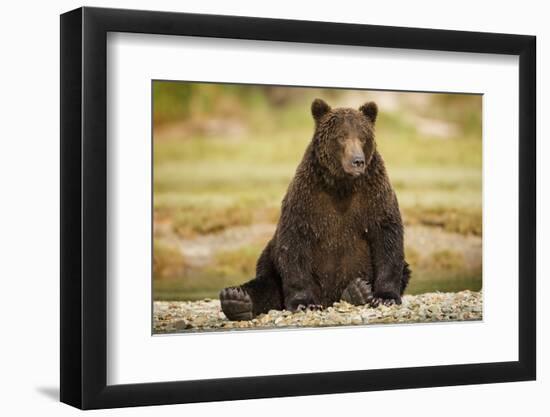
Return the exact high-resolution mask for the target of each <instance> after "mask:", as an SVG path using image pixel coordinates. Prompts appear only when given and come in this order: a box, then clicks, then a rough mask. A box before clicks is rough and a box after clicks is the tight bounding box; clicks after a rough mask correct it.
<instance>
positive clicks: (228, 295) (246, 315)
mask: <svg viewBox="0 0 550 417" xmlns="http://www.w3.org/2000/svg"><path fill="white" fill-rule="evenodd" d="M220 302H221V306H222V311H223V312H224V314H225V315H226V317H227V318H228V319H229V320H231V321H241V320H252V319H253V318H254V312H253V310H252V299H251V298H250V295H249V294H248V293H247V292H246V290H244V289H243V288H241V287H229V288H225V289H223V290H222V291H221V292H220Z"/></svg>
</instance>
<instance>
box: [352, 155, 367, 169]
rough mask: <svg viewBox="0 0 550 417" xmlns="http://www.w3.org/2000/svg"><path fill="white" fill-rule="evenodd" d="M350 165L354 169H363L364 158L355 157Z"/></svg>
mask: <svg viewBox="0 0 550 417" xmlns="http://www.w3.org/2000/svg"><path fill="white" fill-rule="evenodd" d="M351 164H352V165H353V166H354V167H355V168H363V167H364V166H365V158H363V157H362V156H356V157H354V158H353V160H352V162H351Z"/></svg>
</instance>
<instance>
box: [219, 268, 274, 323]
mask: <svg viewBox="0 0 550 417" xmlns="http://www.w3.org/2000/svg"><path fill="white" fill-rule="evenodd" d="M276 278H277V277H275V276H269V275H268V276H265V275H264V276H261V277H258V278H255V279H253V280H251V281H248V282H247V283H246V284H243V285H241V286H240V287H228V288H225V289H223V290H222V291H221V292H220V302H221V306H222V311H223V312H224V314H225V315H226V316H227V318H228V319H229V320H234V321H235V320H252V319H253V318H254V317H256V316H257V315H258V314H262V313H267V312H268V311H269V310H282V308H283V296H282V291H281V286H280V283H278V282H277V279H276Z"/></svg>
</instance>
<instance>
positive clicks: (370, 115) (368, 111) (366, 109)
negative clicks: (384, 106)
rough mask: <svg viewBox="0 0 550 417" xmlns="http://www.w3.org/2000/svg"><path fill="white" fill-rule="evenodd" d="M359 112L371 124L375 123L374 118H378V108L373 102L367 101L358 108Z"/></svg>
mask: <svg viewBox="0 0 550 417" xmlns="http://www.w3.org/2000/svg"><path fill="white" fill-rule="evenodd" d="M359 111H360V112H361V113H363V114H364V115H365V117H366V118H367V119H369V120H370V122H371V123H374V122H376V116H378V106H377V105H376V103H375V102H374V101H369V102H368V103H365V104H363V105H362V106H361V107H359Z"/></svg>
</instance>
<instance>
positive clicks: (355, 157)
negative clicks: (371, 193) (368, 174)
mask: <svg viewBox="0 0 550 417" xmlns="http://www.w3.org/2000/svg"><path fill="white" fill-rule="evenodd" d="M342 165H343V168H344V171H345V172H346V173H347V174H349V175H352V176H354V177H358V176H359V175H361V174H364V173H365V165H366V162H365V153H364V152H363V148H362V146H361V142H360V141H359V140H357V139H355V140H350V141H348V143H346V147H345V151H344V160H343V161H342Z"/></svg>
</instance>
